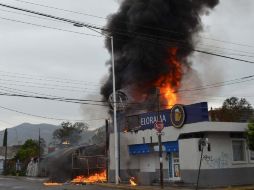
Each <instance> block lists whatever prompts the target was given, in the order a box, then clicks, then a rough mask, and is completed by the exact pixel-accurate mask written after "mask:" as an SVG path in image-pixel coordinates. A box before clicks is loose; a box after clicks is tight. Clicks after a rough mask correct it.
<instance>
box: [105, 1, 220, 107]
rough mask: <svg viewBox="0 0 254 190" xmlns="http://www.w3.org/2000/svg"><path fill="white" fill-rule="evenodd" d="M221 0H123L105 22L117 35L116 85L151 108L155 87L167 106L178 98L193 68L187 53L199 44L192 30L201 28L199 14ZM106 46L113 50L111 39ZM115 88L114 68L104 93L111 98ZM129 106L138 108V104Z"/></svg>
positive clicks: (110, 33)
mask: <svg viewBox="0 0 254 190" xmlns="http://www.w3.org/2000/svg"><path fill="white" fill-rule="evenodd" d="M218 2H219V0H192V1H191V0H181V1H179V0H124V1H123V2H122V4H121V7H120V9H119V11H118V12H117V13H116V14H113V15H111V16H110V19H109V22H108V24H107V28H108V34H109V35H110V36H114V53H115V62H116V64H115V70H116V89H117V90H120V89H123V90H124V91H126V93H127V94H128V97H129V99H131V100H132V102H134V103H142V107H143V108H144V109H147V110H149V109H153V107H154V105H151V102H154V101H151V100H154V98H155V97H154V95H153V93H152V92H153V91H154V89H155V88H159V89H160V94H161V98H160V101H161V105H162V106H163V107H164V108H169V107H172V105H174V104H175V103H177V102H178V101H179V99H180V96H179V95H178V94H177V92H178V91H179V89H180V88H181V87H182V85H183V84H182V81H183V79H184V77H185V76H188V75H189V74H191V73H194V72H192V71H193V69H192V68H191V62H190V61H189V60H188V57H189V56H190V55H191V54H192V53H193V50H194V48H195V41H194V35H195V34H197V33H198V32H199V31H201V30H202V23H201V18H200V16H201V15H202V14H203V13H207V9H212V8H214V7H215V6H216V5H217V4H218ZM106 47H107V49H108V51H109V52H111V43H110V40H109V39H107V40H106ZM107 64H109V63H107ZM111 93H112V72H111V70H110V75H109V77H108V80H107V81H106V83H105V84H104V86H103V87H102V88H101V94H102V95H103V97H104V99H105V100H108V97H109V95H110V94H111ZM139 106H140V105H139ZM131 107H132V108H130V109H135V106H134V104H133V105H132V106H131Z"/></svg>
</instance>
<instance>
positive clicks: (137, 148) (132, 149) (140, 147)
mask: <svg viewBox="0 0 254 190" xmlns="http://www.w3.org/2000/svg"><path fill="white" fill-rule="evenodd" d="M156 146H157V145H156ZM162 146H163V147H164V148H163V152H179V145H178V141H168V142H163V143H162ZM151 152H155V151H154V149H153V145H152V144H134V145H129V154H130V155H137V154H148V153H151Z"/></svg>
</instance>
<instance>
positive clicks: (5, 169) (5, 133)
mask: <svg viewBox="0 0 254 190" xmlns="http://www.w3.org/2000/svg"><path fill="white" fill-rule="evenodd" d="M7 141H8V131H7V129H5V131H4V140H3V146H4V147H5V154H4V174H5V175H6V174H7Z"/></svg>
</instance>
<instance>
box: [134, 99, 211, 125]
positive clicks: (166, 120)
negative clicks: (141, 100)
mask: <svg viewBox="0 0 254 190" xmlns="http://www.w3.org/2000/svg"><path fill="white" fill-rule="evenodd" d="M138 120H139V126H140V128H139V130H145V129H153V128H154V123H155V122H156V121H162V122H163V124H164V126H165V127H169V126H174V127H176V128H181V127H183V125H184V124H189V123H196V122H203V121H209V117H208V106H207V103H206V102H201V103H197V104H192V105H186V106H182V105H175V106H174V107H173V108H172V109H167V110H161V111H160V112H148V113H143V114H140V115H138Z"/></svg>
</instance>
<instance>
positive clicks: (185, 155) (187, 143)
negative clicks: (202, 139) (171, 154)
mask: <svg viewBox="0 0 254 190" xmlns="http://www.w3.org/2000/svg"><path fill="white" fill-rule="evenodd" d="M198 141H199V139H182V140H179V157H180V167H181V169H185V170H192V169H196V168H198V164H199V159H200V156H201V154H200V152H199V151H198Z"/></svg>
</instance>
